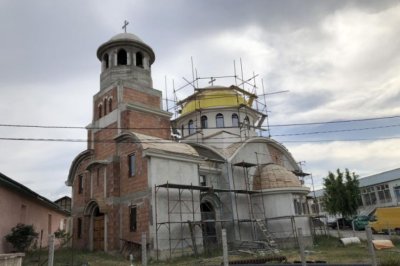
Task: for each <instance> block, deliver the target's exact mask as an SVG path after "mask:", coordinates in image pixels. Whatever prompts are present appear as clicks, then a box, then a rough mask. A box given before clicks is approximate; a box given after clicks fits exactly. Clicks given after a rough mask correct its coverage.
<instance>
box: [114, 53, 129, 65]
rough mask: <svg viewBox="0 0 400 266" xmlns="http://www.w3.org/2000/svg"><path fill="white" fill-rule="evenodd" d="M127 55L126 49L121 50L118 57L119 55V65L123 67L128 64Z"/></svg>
mask: <svg viewBox="0 0 400 266" xmlns="http://www.w3.org/2000/svg"><path fill="white" fill-rule="evenodd" d="M127 61H128V60H127V54H126V51H125V50H124V49H121V50H119V51H118V55H117V65H118V66H121V65H126V64H127Z"/></svg>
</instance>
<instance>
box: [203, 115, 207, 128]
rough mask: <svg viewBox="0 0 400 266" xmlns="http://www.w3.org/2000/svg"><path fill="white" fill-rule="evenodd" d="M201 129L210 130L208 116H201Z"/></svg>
mask: <svg viewBox="0 0 400 266" xmlns="http://www.w3.org/2000/svg"><path fill="white" fill-rule="evenodd" d="M201 128H208V121H207V116H205V115H203V116H201Z"/></svg>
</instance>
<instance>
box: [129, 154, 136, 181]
mask: <svg viewBox="0 0 400 266" xmlns="http://www.w3.org/2000/svg"><path fill="white" fill-rule="evenodd" d="M128 163H129V176H130V177H131V176H135V173H136V155H135V154H134V153H132V154H130V155H129V156H128Z"/></svg>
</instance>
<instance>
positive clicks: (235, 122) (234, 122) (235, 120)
mask: <svg viewBox="0 0 400 266" xmlns="http://www.w3.org/2000/svg"><path fill="white" fill-rule="evenodd" d="M238 126H239V117H238V115H237V114H232V127H238Z"/></svg>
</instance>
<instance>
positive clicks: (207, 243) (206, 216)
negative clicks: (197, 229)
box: [200, 201, 218, 250]
mask: <svg viewBox="0 0 400 266" xmlns="http://www.w3.org/2000/svg"><path fill="white" fill-rule="evenodd" d="M200 210H201V220H202V222H203V223H202V230H203V246H204V248H205V250H212V249H213V248H214V247H215V246H217V245H218V241H217V230H216V228H215V221H216V215H215V208H214V206H213V205H212V203H211V202H209V201H203V202H202V203H201V204H200Z"/></svg>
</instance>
